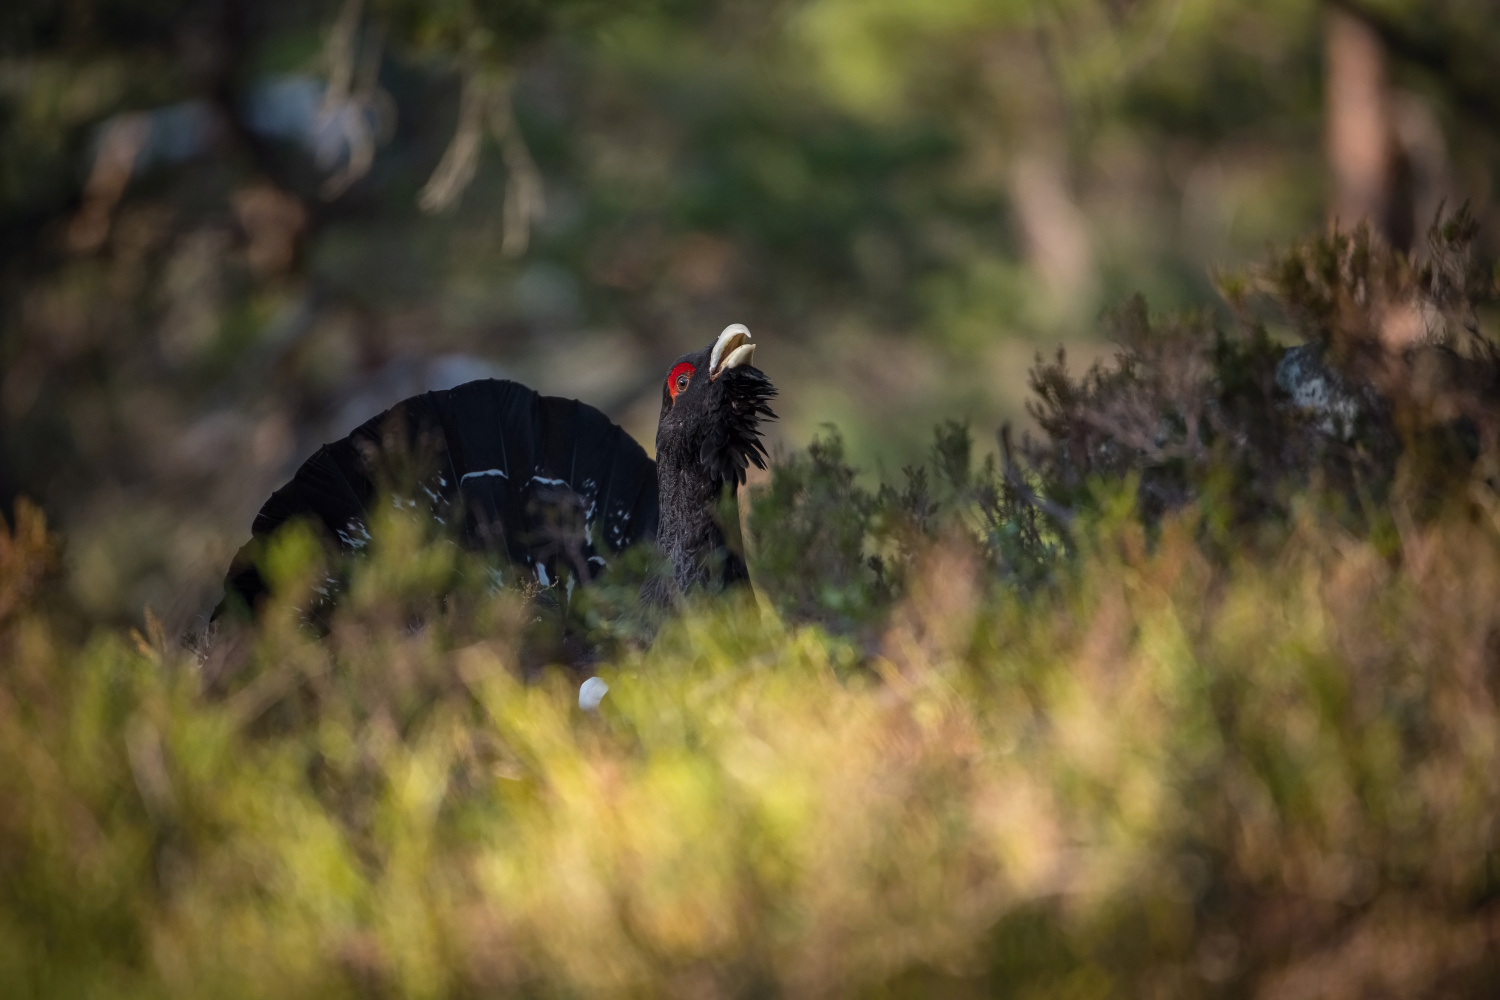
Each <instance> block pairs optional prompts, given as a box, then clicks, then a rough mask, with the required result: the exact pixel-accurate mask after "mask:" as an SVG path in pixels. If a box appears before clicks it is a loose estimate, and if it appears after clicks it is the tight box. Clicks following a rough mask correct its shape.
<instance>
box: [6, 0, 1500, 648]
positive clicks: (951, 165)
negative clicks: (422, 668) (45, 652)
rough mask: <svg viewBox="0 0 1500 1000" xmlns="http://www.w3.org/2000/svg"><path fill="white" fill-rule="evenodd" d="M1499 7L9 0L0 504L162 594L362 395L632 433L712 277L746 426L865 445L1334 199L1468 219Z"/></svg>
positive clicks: (1241, 258) (1486, 127) (196, 581)
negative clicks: (765, 401)
mask: <svg viewBox="0 0 1500 1000" xmlns="http://www.w3.org/2000/svg"><path fill="white" fill-rule="evenodd" d="M1496 52H1500V14H1497V13H1496V11H1495V10H1494V7H1493V5H1492V3H1491V2H1489V0H1349V2H1338V3H1330V2H1317V0H614V2H604V0H551V2H544V0H427V2H421V0H328V2H324V0H299V2H290V0H255V2H252V0H198V2H192V3H187V2H179V0H59V2H40V0H9V2H8V3H6V4H5V5H4V10H3V12H0V287H3V292H0V503H3V506H4V509H6V510H9V509H10V506H11V502H12V500H13V498H14V497H16V496H17V495H26V496H30V497H32V498H34V499H36V500H38V501H39V502H41V503H42V504H43V506H44V507H45V508H46V510H47V511H48V513H49V516H50V517H51V518H52V520H53V522H54V523H55V524H57V525H58V526H59V527H60V528H61V529H62V531H63V533H64V535H65V537H66V539H67V559H68V560H69V563H70V569H71V572H70V574H69V578H70V580H71V581H72V583H71V586H72V587H73V588H74V590H75V595H74V596H75V597H76V599H77V600H78V601H80V602H81V603H82V604H83V606H84V607H85V608H86V609H88V610H89V611H90V612H91V613H93V614H95V615H97V616H99V617H101V618H103V619H111V618H112V619H116V620H133V619H135V618H136V617H137V616H139V614H140V613H141V608H142V607H143V606H144V605H150V606H152V607H153V608H155V609H156V611H157V613H158V614H161V615H162V616H163V618H164V620H165V621H166V622H167V623H168V624H169V625H170V626H172V627H182V626H185V625H188V624H190V623H191V622H192V621H193V620H194V618H195V617H196V616H198V615H201V614H202V613H204V611H205V610H206V609H207V608H208V607H211V606H212V603H213V601H214V600H216V598H217V596H218V586H219V581H220V580H221V578H222V574H223V571H224V569H225V567H226V565H227V564H228V561H229V557H230V555H231V554H232V553H233V551H234V550H235V549H236V548H237V547H238V546H239V545H240V544H241V543H243V542H244V541H245V539H246V538H247V537H248V534H249V525H250V521H251V519H252V517H253V515H254V513H255V510H256V509H257V508H258V506H259V505H260V503H261V502H262V501H263V500H264V498H265V497H266V496H267V495H268V494H269V493H270V491H271V490H272V489H274V488H275V487H276V486H277V485H279V484H280V483H281V482H283V481H284V480H285V479H286V478H287V477H289V476H290V474H291V472H292V471H293V470H294V469H295V468H296V466H297V464H298V463H299V462H301V461H302V459H304V458H305V457H306V456H307V455H308V454H310V453H311V452H312V451H313V450H314V449H316V447H317V446H318V445H319V444H320V443H322V442H324V441H326V440H329V439H332V438H335V437H338V436H341V435H343V434H345V433H347V432H348V431H349V430H351V429H352V428H353V427H354V426H355V425H356V424H358V423H359V422H361V421H363V420H365V419H367V418H368V417H370V416H372V415H374V414H375V413H377V412H379V411H380V410H381V409H383V408H385V407H386V406H389V405H390V404H391V403H394V402H395V401H397V400H399V399H401V398H403V397H405V396H408V395H411V394H414V393H416V392H420V391H423V390H425V389H429V388H441V387H446V386H451V385H454V384H457V383H459V382H463V381H467V380H469V379H473V378H481V377H487V376H499V377H509V378H515V379H518V380H520V381H523V382H525V383H527V384H529V385H531V386H533V387H535V388H537V389H539V390H541V391H543V392H547V393H553V394H560V395H568V396H575V397H578V398H581V399H583V400H585V401H587V402H589V403H592V404H594V405H596V406H599V407H600V408H602V409H603V410H604V411H605V412H607V413H608V414H610V415H611V416H612V417H613V418H614V419H616V420H618V421H620V422H621V423H622V424H624V426H625V427H626V428H627V429H628V430H629V431H630V432H631V433H632V434H634V435H635V436H636V437H637V438H638V439H639V440H640V441H642V443H644V444H646V445H647V447H648V448H649V447H650V445H651V442H652V441H653V438H654V433H655V424H656V415H657V410H658V405H659V392H660V390H659V385H660V381H659V380H660V379H661V378H662V376H663V373H664V372H665V370H666V365H667V364H668V362H670V360H671V359H672V358H674V357H675V356H676V355H678V354H679V353H682V352H684V351H687V350H690V349H696V348H697V347H700V346H702V345H703V344H705V343H707V342H708V341H709V340H711V339H712V337H713V336H714V335H716V334H717V333H718V331H719V330H720V329H722V328H723V327H724V326H725V325H726V324H728V323H730V322H743V323H746V324H748V325H749V327H750V328H751V330H752V331H753V332H754V335H755V339H756V340H757V341H758V342H759V343H760V344H761V345H762V346H761V350H760V352H759V354H758V357H757V361H758V363H760V364H761V365H762V366H763V367H764V369H765V370H766V371H767V372H768V373H769V374H770V376H771V377H772V378H773V379H774V380H775V381H776V382H777V384H778V385H779V386H780V387H781V389H782V398H781V400H780V403H779V405H778V410H779V412H780V413H781V414H782V418H783V419H782V421H781V423H780V424H779V425H776V426H775V427H774V429H773V435H774V437H775V439H776V442H777V445H778V447H780V448H783V449H791V448H796V447H800V446H801V445H803V444H805V443H806V441H807V440H808V438H809V437H810V436H811V435H812V434H814V433H815V432H816V431H817V429H818V427H819V425H821V424H824V423H827V422H832V423H836V424H837V425H838V426H839V427H840V428H841V429H842V431H843V432H844V435H845V437H846V439H847V441H848V442H849V446H850V452H851V454H852V456H853V458H854V460H855V461H856V463H858V464H860V465H862V466H863V467H865V468H866V469H869V470H871V471H872V472H875V473H879V472H882V471H884V472H886V473H891V472H894V471H896V470H899V468H900V467H901V466H902V464H904V463H905V462H907V461H910V460H911V459H913V458H915V457H916V456H917V455H918V454H920V452H921V451H922V450H923V449H924V448H925V447H926V445H927V444H928V442H929V441H930V439H931V428H932V424H933V421H934V420H936V419H938V418H940V417H960V418H962V417H967V418H969V419H971V420H972V421H973V424H974V426H975V428H976V431H977V432H978V433H979V435H980V440H981V441H983V440H986V439H987V437H988V435H989V433H990V431H991V429H992V428H993V427H994V426H996V425H997V424H998V423H999V422H1000V421H1001V420H1004V419H1011V420H1022V419H1024V409H1023V407H1024V401H1025V397H1026V372H1027V370H1028V368H1029V367H1030V365H1031V362H1032V359H1033V357H1034V356H1035V355H1036V354H1037V353H1038V352H1042V353H1044V354H1051V353H1052V352H1054V351H1055V350H1056V348H1058V347H1060V346H1061V347H1065V348H1066V349H1067V351H1068V353H1069V357H1070V358H1071V359H1072V364H1073V365H1074V367H1075V369H1076V368H1080V367H1086V366H1087V364H1088V363H1090V362H1091V361H1093V360H1097V359H1099V358H1102V357H1104V356H1106V355H1107V353H1108V351H1109V345H1108V344H1106V343H1104V342H1103V341H1102V340H1101V339H1100V333H1099V329H1100V324H1099V322H1098V319H1099V316H1100V314H1101V312H1102V311H1104V310H1106V309H1108V308H1109V307H1111V306H1112V305H1115V304H1118V303H1119V302H1121V301H1122V300H1123V299H1125V298H1126V297H1128V296H1130V295H1132V294H1134V293H1135V292H1141V293H1144V295H1145V296H1146V298H1147V301H1148V302H1149V304H1150V306H1151V308H1152V310H1153V311H1159V312H1166V311H1172V310H1182V309H1195V310H1216V309H1219V308H1221V306H1220V304H1219V303H1218V300H1217V297H1216V295H1215V293H1214V283H1213V278H1214V274H1215V273H1216V272H1217V271H1219V270H1235V269H1242V268H1245V267H1247V266H1249V265H1251V264H1253V262H1254V261H1256V260H1257V259H1259V258H1260V257H1261V256H1262V255H1263V254H1264V251H1265V250H1266V248H1267V247H1268V246H1269V245H1272V244H1285V243H1287V242H1288V241H1291V240H1294V239H1297V238H1299V237H1302V236H1305V235H1307V234H1309V233H1310V232H1312V231H1315V230H1317V229H1318V228H1319V227H1321V226H1323V225H1325V224H1326V223H1327V222H1328V221H1330V220H1332V219H1335V218H1336V219H1339V220H1343V221H1345V222H1352V221H1354V220H1356V219H1359V218H1369V219H1372V220H1373V221H1374V222H1375V224H1376V225H1377V226H1378V228H1379V229H1380V230H1382V231H1383V232H1384V233H1385V234H1386V236H1387V237H1388V238H1389V239H1390V240H1391V241H1393V242H1394V243H1396V244H1398V245H1402V246H1413V245H1414V246H1418V247H1420V245H1421V243H1422V241H1423V238H1424V231H1425V228H1426V226H1427V224H1428V222H1429V221H1430V220H1431V219H1432V217H1433V215H1434V213H1435V211H1436V210H1437V208H1438V206H1439V204H1440V203H1442V202H1444V201H1446V202H1447V203H1448V204H1450V205H1454V204H1458V203H1461V202H1463V201H1466V200H1467V201H1471V202H1472V203H1473V204H1474V206H1475V208H1476V209H1477V211H1478V212H1479V214H1480V216H1481V218H1482V219H1483V220H1484V225H1485V230H1484V235H1483V239H1484V241H1485V243H1486V248H1487V249H1488V250H1490V251H1494V250H1495V249H1496V247H1497V236H1500V214H1497V208H1496V205H1495V200H1494V197H1493V191H1494V188H1495V186H1496V183H1497V181H1500V63H1497V61H1496V60H1495V59H1494V58H1493V57H1494V54H1495V53H1496Z"/></svg>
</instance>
